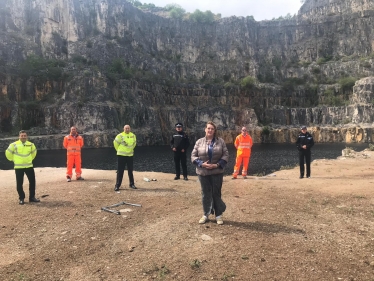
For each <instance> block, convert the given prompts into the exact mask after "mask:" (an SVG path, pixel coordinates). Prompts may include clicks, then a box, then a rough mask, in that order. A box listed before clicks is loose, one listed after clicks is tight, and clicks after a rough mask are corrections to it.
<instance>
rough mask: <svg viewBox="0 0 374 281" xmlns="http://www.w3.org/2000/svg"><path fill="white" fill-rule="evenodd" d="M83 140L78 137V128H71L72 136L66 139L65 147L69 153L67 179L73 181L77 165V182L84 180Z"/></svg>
mask: <svg viewBox="0 0 374 281" xmlns="http://www.w3.org/2000/svg"><path fill="white" fill-rule="evenodd" d="M83 144H84V142H83V138H82V137H81V136H80V135H78V132H77V128H76V127H71V128H70V134H69V135H67V136H65V137H64V147H65V148H66V152H67V171H66V179H67V181H68V182H70V181H71V178H72V176H73V166H74V165H75V174H76V179H77V180H84V178H82V176H81V175H82V167H81V166H82V159H81V148H82V146H83Z"/></svg>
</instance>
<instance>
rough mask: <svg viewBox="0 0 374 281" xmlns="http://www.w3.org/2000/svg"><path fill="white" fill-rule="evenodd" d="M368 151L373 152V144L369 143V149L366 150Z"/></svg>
mask: <svg viewBox="0 0 374 281" xmlns="http://www.w3.org/2000/svg"><path fill="white" fill-rule="evenodd" d="M368 149H369V150H370V151H374V144H372V143H369V148H368Z"/></svg>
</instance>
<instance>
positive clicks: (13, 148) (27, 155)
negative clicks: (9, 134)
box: [5, 140, 37, 169]
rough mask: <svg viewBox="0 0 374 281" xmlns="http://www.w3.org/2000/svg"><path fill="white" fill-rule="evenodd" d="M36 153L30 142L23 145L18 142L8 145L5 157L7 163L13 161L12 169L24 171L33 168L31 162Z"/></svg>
mask: <svg viewBox="0 0 374 281" xmlns="http://www.w3.org/2000/svg"><path fill="white" fill-rule="evenodd" d="M36 152H37V151H36V147H35V145H34V144H33V143H32V142H29V141H26V142H25V143H23V142H21V141H20V140H18V141H15V142H13V143H11V144H10V145H9V147H8V149H7V150H6V151H5V156H6V158H7V159H8V160H9V161H13V163H14V169H24V168H31V167H33V165H32V160H34V158H35V156H36Z"/></svg>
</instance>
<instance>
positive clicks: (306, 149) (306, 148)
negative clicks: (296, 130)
mask: <svg viewBox="0 0 374 281" xmlns="http://www.w3.org/2000/svg"><path fill="white" fill-rule="evenodd" d="M313 145H314V140H313V137H312V135H311V134H309V133H308V132H307V128H306V126H302V127H301V133H300V134H299V137H298V138H297V141H296V146H297V149H298V150H299V165H300V179H302V178H304V171H305V168H304V158H305V163H306V177H307V178H308V179H309V178H310V160H311V156H312V153H311V151H310V149H311V148H312V146H313Z"/></svg>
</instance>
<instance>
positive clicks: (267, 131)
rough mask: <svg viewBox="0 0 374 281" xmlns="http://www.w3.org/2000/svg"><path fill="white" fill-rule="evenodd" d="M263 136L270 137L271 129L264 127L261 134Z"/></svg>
mask: <svg viewBox="0 0 374 281" xmlns="http://www.w3.org/2000/svg"><path fill="white" fill-rule="evenodd" d="M261 134H262V135H264V136H268V135H270V128H269V127H268V126H264V127H263V128H262V132H261Z"/></svg>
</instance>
